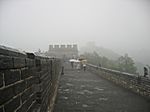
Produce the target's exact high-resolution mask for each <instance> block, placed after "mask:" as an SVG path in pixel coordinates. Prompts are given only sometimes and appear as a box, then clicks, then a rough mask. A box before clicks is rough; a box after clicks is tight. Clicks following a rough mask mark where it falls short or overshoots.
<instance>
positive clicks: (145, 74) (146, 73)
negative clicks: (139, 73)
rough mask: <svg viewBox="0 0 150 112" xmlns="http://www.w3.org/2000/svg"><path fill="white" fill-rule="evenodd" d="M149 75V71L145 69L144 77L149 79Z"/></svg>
mask: <svg viewBox="0 0 150 112" xmlns="http://www.w3.org/2000/svg"><path fill="white" fill-rule="evenodd" d="M147 75H148V69H147V68H146V67H144V77H147Z"/></svg>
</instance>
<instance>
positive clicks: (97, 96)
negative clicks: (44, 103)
mask: <svg viewBox="0 0 150 112" xmlns="http://www.w3.org/2000/svg"><path fill="white" fill-rule="evenodd" d="M54 112H150V102H149V101H148V100H146V99H144V98H143V97H140V96H138V95H136V94H134V93H132V92H129V91H128V90H126V89H123V88H121V87H118V86H116V85H114V84H112V83H110V82H108V81H107V80H104V79H101V78H100V77H99V76H97V75H95V74H91V73H89V72H87V71H86V72H84V71H80V72H78V71H77V70H67V71H65V74H64V75H62V76H61V80H60V86H59V89H58V96H57V98H56V103H55V107H54Z"/></svg>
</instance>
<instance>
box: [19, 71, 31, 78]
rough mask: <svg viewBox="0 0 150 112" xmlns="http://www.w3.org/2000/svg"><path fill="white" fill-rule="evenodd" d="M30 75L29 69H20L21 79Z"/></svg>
mask: <svg viewBox="0 0 150 112" xmlns="http://www.w3.org/2000/svg"><path fill="white" fill-rule="evenodd" d="M29 76H30V73H29V69H28V68H25V69H22V70H21V79H25V78H28V77H29Z"/></svg>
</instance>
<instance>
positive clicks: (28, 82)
mask: <svg viewBox="0 0 150 112" xmlns="http://www.w3.org/2000/svg"><path fill="white" fill-rule="evenodd" d="M26 81H27V88H28V87H31V86H32V85H33V84H36V83H37V82H38V77H31V78H30V79H27V80H26Z"/></svg>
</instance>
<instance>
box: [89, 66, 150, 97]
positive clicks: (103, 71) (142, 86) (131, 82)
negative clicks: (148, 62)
mask: <svg viewBox="0 0 150 112" xmlns="http://www.w3.org/2000/svg"><path fill="white" fill-rule="evenodd" d="M87 68H88V70H89V71H90V72H93V73H95V74H97V75H99V76H101V77H103V78H105V79H107V80H109V81H111V82H113V83H115V84H117V85H119V86H121V87H124V88H126V89H129V90H131V91H133V92H134V93H137V94H139V95H142V96H144V97H146V98H148V99H150V79H148V78H145V77H140V76H137V75H134V74H129V73H125V72H120V71H116V70H111V69H107V68H103V67H98V66H95V65H92V64H88V65H87Z"/></svg>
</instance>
